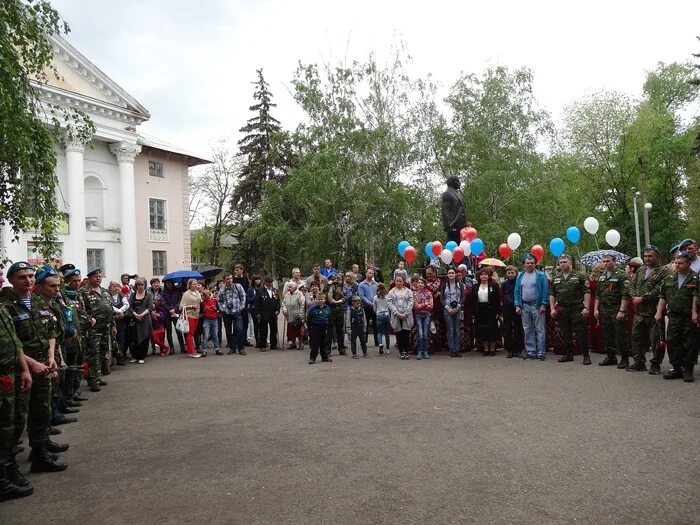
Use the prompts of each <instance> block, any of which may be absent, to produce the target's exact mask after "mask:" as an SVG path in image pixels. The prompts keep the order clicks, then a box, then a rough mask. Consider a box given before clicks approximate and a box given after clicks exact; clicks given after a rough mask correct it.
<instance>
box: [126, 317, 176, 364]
mask: <svg viewBox="0 0 700 525" xmlns="http://www.w3.org/2000/svg"><path fill="white" fill-rule="evenodd" d="M176 322H177V317H170V316H169V315H166V316H165V333H166V334H167V336H168V346H169V347H170V350H172V351H173V352H174V351H175V345H174V344H173V332H175V334H176V335H177V342H178V343H180V351H181V352H184V350H185V338H184V337H183V336H182V332H179V331H177V330H175V323H176ZM124 353H125V354H126V349H124Z"/></svg>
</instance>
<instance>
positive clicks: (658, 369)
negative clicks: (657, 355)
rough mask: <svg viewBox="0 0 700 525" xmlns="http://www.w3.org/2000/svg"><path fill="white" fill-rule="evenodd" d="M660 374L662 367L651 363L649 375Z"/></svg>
mask: <svg viewBox="0 0 700 525" xmlns="http://www.w3.org/2000/svg"><path fill="white" fill-rule="evenodd" d="M659 374H661V367H660V366H659V365H657V364H656V363H651V364H650V365H649V375H652V376H658V375H659Z"/></svg>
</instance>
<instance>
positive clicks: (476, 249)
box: [471, 237, 484, 255]
mask: <svg viewBox="0 0 700 525" xmlns="http://www.w3.org/2000/svg"><path fill="white" fill-rule="evenodd" d="M471 248H472V253H473V254H474V255H481V252H483V251H484V241H482V240H481V239H479V238H478V237H477V238H476V239H474V240H473V241H471Z"/></svg>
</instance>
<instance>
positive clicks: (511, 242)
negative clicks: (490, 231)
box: [508, 233, 523, 251]
mask: <svg viewBox="0 0 700 525" xmlns="http://www.w3.org/2000/svg"><path fill="white" fill-rule="evenodd" d="M522 241H523V240H522V239H521V238H520V235H519V234H517V233H511V234H510V235H509V236H508V247H509V248H510V249H511V250H513V251H515V250H517V249H518V247H519V246H520V243H521V242H522Z"/></svg>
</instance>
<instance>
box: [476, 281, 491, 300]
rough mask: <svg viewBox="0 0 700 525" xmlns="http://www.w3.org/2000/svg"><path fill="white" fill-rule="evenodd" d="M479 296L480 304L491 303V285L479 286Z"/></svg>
mask: <svg viewBox="0 0 700 525" xmlns="http://www.w3.org/2000/svg"><path fill="white" fill-rule="evenodd" d="M477 295H478V297H479V302H480V303H488V302H489V285H488V284H486V285H484V284H480V285H479V291H478V292H477Z"/></svg>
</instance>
